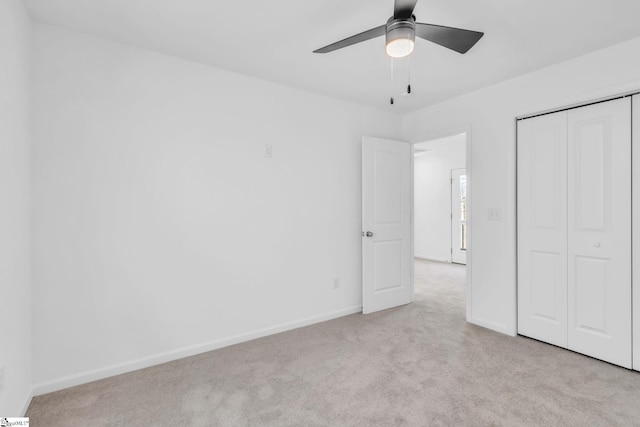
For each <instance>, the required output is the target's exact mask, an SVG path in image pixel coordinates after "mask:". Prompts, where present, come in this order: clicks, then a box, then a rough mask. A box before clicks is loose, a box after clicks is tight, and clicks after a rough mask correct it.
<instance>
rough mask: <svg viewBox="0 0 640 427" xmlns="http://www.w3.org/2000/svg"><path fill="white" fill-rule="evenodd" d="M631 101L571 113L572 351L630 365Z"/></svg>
mask: <svg viewBox="0 0 640 427" xmlns="http://www.w3.org/2000/svg"><path fill="white" fill-rule="evenodd" d="M630 102H631V100H630V99H629V98H624V99H618V100H614V101H609V102H604V103H600V104H595V105H591V106H587V107H582V108H577V109H574V110H570V111H569V112H568V133H569V137H568V230H569V232H568V323H569V329H568V347H569V349H571V350H575V351H578V352H580V353H584V354H587V355H590V356H593V357H596V358H599V359H602V360H606V361H608V362H611V363H615V364H618V365H621V366H625V367H631V179H630V177H631V105H630Z"/></svg>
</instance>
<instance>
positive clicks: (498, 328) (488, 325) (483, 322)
mask: <svg viewBox="0 0 640 427" xmlns="http://www.w3.org/2000/svg"><path fill="white" fill-rule="evenodd" d="M468 322H469V323H473V324H474V325H478V326H482V327H483V328H487V329H491V330H492V331H495V332H500V333H501V334H505V335H509V336H512V337H515V336H516V335H517V333H516V331H514V330H511V329H510V328H507V327H506V326H504V325H500V324H498V323H494V322H491V321H489V320H484V319H478V318H477V317H470V318H469V319H468Z"/></svg>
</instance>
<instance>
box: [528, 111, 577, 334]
mask: <svg viewBox="0 0 640 427" xmlns="http://www.w3.org/2000/svg"><path fill="white" fill-rule="evenodd" d="M518 333H519V334H521V335H525V336H528V337H531V338H535V339H538V340H541V341H545V342H548V343H551V344H555V345H558V346H561V347H566V346H567V112H559V113H553V114H547V115H544V116H539V117H534V118H531V119H526V120H521V121H520V122H518Z"/></svg>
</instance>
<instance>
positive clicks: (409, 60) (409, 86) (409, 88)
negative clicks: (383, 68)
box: [407, 57, 411, 95]
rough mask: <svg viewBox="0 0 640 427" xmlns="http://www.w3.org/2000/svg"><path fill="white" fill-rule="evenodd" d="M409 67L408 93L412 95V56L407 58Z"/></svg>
mask: <svg viewBox="0 0 640 427" xmlns="http://www.w3.org/2000/svg"><path fill="white" fill-rule="evenodd" d="M407 67H408V68H409V72H408V73H407V75H408V78H407V95H411V57H408V58H407Z"/></svg>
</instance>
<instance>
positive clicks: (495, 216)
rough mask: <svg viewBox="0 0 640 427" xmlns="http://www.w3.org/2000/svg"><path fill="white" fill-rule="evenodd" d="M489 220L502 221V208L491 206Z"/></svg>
mask: <svg viewBox="0 0 640 427" xmlns="http://www.w3.org/2000/svg"><path fill="white" fill-rule="evenodd" d="M489 221H502V209H500V208H489Z"/></svg>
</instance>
